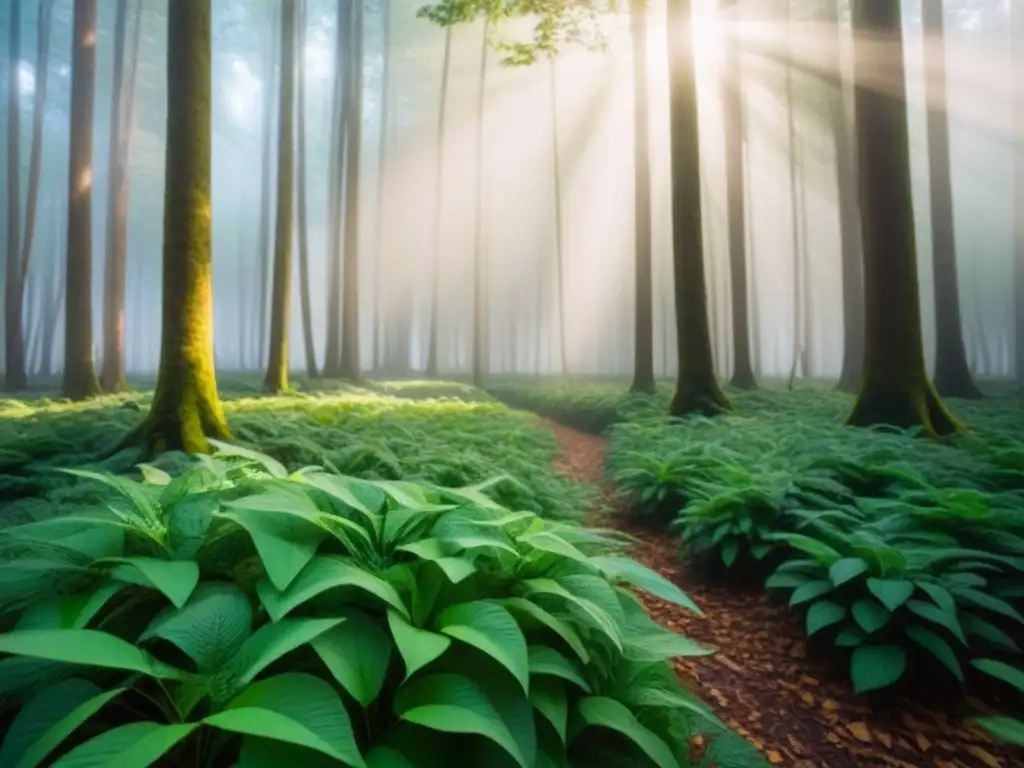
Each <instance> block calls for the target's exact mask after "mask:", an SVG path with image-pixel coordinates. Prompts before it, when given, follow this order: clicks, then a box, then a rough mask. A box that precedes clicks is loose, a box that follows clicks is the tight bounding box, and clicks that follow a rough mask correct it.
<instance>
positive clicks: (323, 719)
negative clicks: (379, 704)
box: [203, 673, 366, 768]
mask: <svg viewBox="0 0 1024 768" xmlns="http://www.w3.org/2000/svg"><path fill="white" fill-rule="evenodd" d="M203 722H204V723H206V724H207V725H212V726H213V727H215V728H220V729H221V730H225V731H231V732H233V733H241V734H246V735H250V736H264V737H267V738H272V739H275V740H277V741H284V742H287V743H289V744H296V745H298V746H300V747H308V748H309V749H313V750H316V751H317V752H321V753H322V754H325V755H327V756H328V757H333V758H334V759H335V760H338V761H340V762H342V763H344V764H346V765H351V766H356V768H364V766H365V765H366V764H365V763H364V762H363V757H362V754H361V753H360V751H359V746H358V745H357V744H356V738H355V733H354V732H353V731H352V723H351V721H350V720H349V717H348V712H347V711H346V710H345V705H344V704H343V703H342V701H341V699H340V698H339V697H338V694H337V693H336V692H335V691H334V689H333V688H331V686H330V684H328V683H327V682H325V681H323V680H321V679H319V678H317V677H314V676H313V675H307V674H301V673H286V674H283V675H275V676H274V677H270V678H267V679H266V680H259V681H257V682H255V683H252V684H251V685H250V686H248V687H247V688H246V689H245V690H244V691H242V693H241V694H239V696H238V697H237V698H235V699H234V700H233V701H232V702H231V703H230V704H228V706H227V709H225V710H224V711H222V712H217V713H216V714H213V715H210V716H208V717H206V718H204V719H203Z"/></svg>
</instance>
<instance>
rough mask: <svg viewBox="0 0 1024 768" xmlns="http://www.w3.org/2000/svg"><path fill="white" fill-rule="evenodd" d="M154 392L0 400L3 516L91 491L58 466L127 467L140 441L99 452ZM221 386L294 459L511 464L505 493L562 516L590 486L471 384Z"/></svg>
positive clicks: (40, 513)
mask: <svg viewBox="0 0 1024 768" xmlns="http://www.w3.org/2000/svg"><path fill="white" fill-rule="evenodd" d="M142 384H143V385H144V384H145V382H143V383H142ZM314 387H316V388H314ZM150 397H151V392H149V391H144V390H141V389H140V391H139V392H138V393H134V394H125V395H118V396H108V397H102V398H98V399H95V400H90V401H87V402H84V403H70V402H67V401H61V400H59V399H52V398H47V397H44V396H39V397H35V398H25V399H7V400H0V520H2V522H0V525H10V524H12V523H14V522H18V521H23V520H32V519H41V518H43V517H46V516H47V515H50V514H53V513H54V512H55V511H57V510H67V509H71V508H74V507H75V506H78V505H82V504H84V505H89V504H92V503H94V502H95V501H96V492H95V489H94V488H93V487H91V486H89V485H86V484H83V483H81V482H79V481H78V480H77V479H76V478H74V477H68V476H66V475H62V474H61V473H59V472H56V471H55V470H56V469H57V468H62V467H86V468H91V469H97V470H102V471H109V472H114V473H119V472H126V471H131V470H132V466H133V464H134V463H135V461H136V459H137V453H136V452H135V451H132V450H128V451H124V452H122V453H120V454H116V455H113V456H111V457H109V458H108V459H106V460H103V461H98V459H97V457H98V456H99V455H100V454H101V452H102V451H103V449H104V448H107V447H109V446H113V445H115V444H116V443H117V441H118V440H119V439H120V438H121V437H122V436H123V435H124V434H126V433H127V432H128V431H129V430H130V429H131V428H132V427H133V426H134V425H136V424H137V423H138V421H139V420H140V419H141V418H142V417H143V416H144V414H145V412H146V411H147V409H148V407H149V400H150ZM223 397H224V407H225V411H226V413H227V417H228V421H229V423H230V426H231V428H232V430H233V432H234V435H235V437H236V438H237V439H238V440H239V441H241V443H242V444H244V445H247V446H249V447H251V448H254V449H258V450H260V451H262V452H264V453H267V454H268V455H270V456H272V457H274V458H275V459H277V460H278V461H280V462H282V463H283V464H284V465H285V466H287V467H289V468H290V469H295V468H298V467H302V466H308V465H319V466H323V467H325V468H327V469H330V470H332V471H336V472H340V473H344V474H348V475H354V476H358V477H363V478H370V479H387V480H397V479H406V480H424V481H426V482H430V483H436V484H440V485H448V486H460V485H469V484H472V483H475V482H479V481H481V480H484V479H487V478H490V477H493V476H495V475H503V476H506V477H507V478H508V479H507V480H505V481H503V483H502V485H501V486H500V487H499V488H498V489H496V491H495V492H496V493H497V494H498V498H499V500H500V501H501V503H503V504H507V505H508V506H510V507H512V508H515V509H526V510H530V511H532V512H537V513H538V514H541V515H543V516H546V517H551V518H557V519H569V520H579V519H580V518H581V517H582V511H583V510H584V509H586V508H587V506H588V503H589V501H590V500H591V499H592V498H593V493H592V489H589V488H586V487H584V486H580V485H579V484H576V483H573V482H571V481H570V480H568V479H566V478H564V477H562V476H561V475H560V474H559V473H558V472H557V471H556V470H554V469H553V468H552V466H551V461H552V459H553V458H554V457H555V455H556V454H557V445H556V443H555V440H554V438H553V437H552V435H551V434H550V432H549V431H548V430H546V429H544V428H542V427H540V426H539V425H537V423H536V420H535V419H534V417H532V416H531V415H529V414H525V413H521V412H517V411H513V410H511V409H509V408H508V407H506V406H505V405H502V404H501V403H499V402H497V401H495V400H493V398H491V397H489V396H488V395H487V394H486V393H483V392H481V391H480V390H476V389H473V388H472V387H469V386H467V385H463V384H457V383H456V384H447V383H444V382H367V383H366V384H364V385H361V386H359V387H356V386H345V385H325V384H322V383H316V384H312V385H309V386H308V387H307V391H305V392H302V391H297V392H295V393H292V394H288V395H284V396H280V397H266V396H262V395H260V394H259V390H258V382H254V381H249V380H247V379H239V380H237V381H235V380H230V379H229V380H228V382H227V383H226V385H225V386H224V392H223ZM159 463H160V466H162V467H163V468H164V469H169V470H171V471H172V473H175V472H178V471H180V470H181V469H182V468H183V467H185V466H187V465H188V464H189V463H190V460H189V459H188V457H185V456H184V455H180V454H169V455H166V456H164V457H163V458H162V459H161V460H160V462H159Z"/></svg>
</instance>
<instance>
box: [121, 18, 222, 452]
mask: <svg viewBox="0 0 1024 768" xmlns="http://www.w3.org/2000/svg"><path fill="white" fill-rule="evenodd" d="M210 2H211V0H168V14H167V140H166V145H165V167H166V169H167V171H166V173H167V180H166V185H165V188H164V246H163V248H164V251H163V318H162V320H163V324H162V329H161V338H160V368H159V373H158V377H157V384H156V392H155V393H154V395H153V405H152V407H151V409H150V412H149V415H148V416H147V418H146V419H145V420H144V421H143V422H142V424H141V425H140V426H139V427H138V428H137V429H136V431H135V432H134V433H132V434H131V435H129V436H128V438H127V440H126V442H128V443H131V442H139V443H141V445H142V454H143V457H151V456H153V455H155V454H157V453H160V452H162V451H170V450H179V451H186V452H188V453H207V452H209V450H210V444H209V440H208V438H216V439H220V440H228V439H230V437H231V434H230V432H229V431H228V425H227V421H226V420H225V418H224V412H223V409H222V408H221V404H220V399H219V398H218V396H217V379H216V373H215V371H214V365H213V261H212V253H211V248H210V234H211V219H210V130H211V123H212V118H211V99H212V90H213V89H212V77H211V59H212V34H211V20H210Z"/></svg>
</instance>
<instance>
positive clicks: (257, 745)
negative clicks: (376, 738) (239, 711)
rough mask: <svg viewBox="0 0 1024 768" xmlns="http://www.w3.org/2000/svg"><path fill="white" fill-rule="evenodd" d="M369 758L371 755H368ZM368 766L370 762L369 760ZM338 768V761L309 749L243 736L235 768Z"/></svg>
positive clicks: (264, 738) (259, 737)
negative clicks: (290, 767) (285, 767)
mask: <svg viewBox="0 0 1024 768" xmlns="http://www.w3.org/2000/svg"><path fill="white" fill-rule="evenodd" d="M367 757H369V755H367ZM367 764H370V763H369V760H367ZM283 765H290V766H296V768H298V767H299V766H301V768H337V766H338V761H337V760H332V759H331V758H329V757H327V755H325V754H323V753H322V752H316V751H314V750H312V749H310V748H309V747H300V746H298V745H296V744H288V743H287V742H284V741H275V740H274V739H271V738H266V737H261V736H243V737H242V746H241V748H240V749H239V750H238V762H237V763H235V765H234V768H281V766H283Z"/></svg>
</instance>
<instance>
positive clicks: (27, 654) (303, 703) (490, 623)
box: [0, 445, 724, 768]
mask: <svg viewBox="0 0 1024 768" xmlns="http://www.w3.org/2000/svg"><path fill="white" fill-rule="evenodd" d="M218 447H219V448H220V449H221V450H220V452H219V454H218V455H216V456H214V457H212V458H211V457H200V458H199V459H198V461H197V463H196V464H194V465H192V466H191V467H189V468H188V469H186V470H185V471H184V472H182V473H180V474H178V475H177V476H174V475H172V474H171V473H169V472H164V471H162V470H160V469H159V468H154V467H149V468H144V469H143V472H142V474H143V477H144V479H143V481H142V482H138V481H134V480H130V479H127V478H125V477H118V476H114V475H109V474H105V473H100V472H92V471H88V470H76V471H75V474H76V475H77V476H78V477H79V478H81V479H82V481H83V482H86V483H88V484H90V485H93V486H95V487H96V489H97V493H99V494H100V496H99V498H100V499H101V502H99V503H97V504H96V505H95V506H94V507H93V508H90V509H88V510H81V511H74V512H71V513H69V514H67V515H64V516H60V517H54V518H51V519H46V520H42V521H39V522H33V523H28V524H24V525H19V526H15V527H10V528H8V529H6V530H5V531H4V532H3V533H2V535H0V553H2V561H3V564H2V565H0V584H2V585H3V590H2V592H0V594H2V602H0V626H3V627H4V628H6V629H7V630H8V631H5V632H3V633H2V634H0V653H2V654H4V658H2V659H0V680H2V684H0V697H2V698H0V703H2V705H3V706H5V707H8V708H11V707H13V708H15V709H16V716H15V717H14V719H13V722H12V724H11V726H10V728H9V729H8V731H7V734H6V736H5V737H4V741H3V745H2V747H0V750H2V751H0V755H2V757H0V760H2V762H3V764H4V765H12V766H18V767H19V768H33V767H34V766H37V765H40V764H42V763H44V762H45V761H47V760H50V759H52V758H53V757H55V756H58V755H59V757H57V760H56V762H54V763H52V764H53V765H55V766H70V765H95V764H106V761H108V760H111V759H113V758H114V756H115V755H116V759H117V764H118V765H123V766H126V767H130V766H145V765H150V764H153V763H155V762H159V764H160V765H169V766H173V765H197V764H200V765H209V764H215V763H220V762H225V761H227V762H229V763H230V762H234V763H235V764H237V765H239V766H258V765H285V764H289V763H291V764H296V765H320V764H339V763H340V764H344V765H350V766H384V765H405V766H434V765H442V764H450V762H451V756H453V755H456V754H457V755H459V757H460V758H461V759H463V760H465V761H466V762H467V763H468V764H470V765H509V766H511V765H519V766H523V768H528V767H529V766H534V765H594V764H602V765H619V764H621V765H632V766H639V765H656V766H664V767H665V768H671V767H672V766H677V765H686V764H688V762H689V754H688V753H689V738H690V737H691V736H692V735H694V734H696V733H708V734H711V735H715V734H718V733H720V732H721V731H722V730H723V728H722V726H721V724H720V723H718V721H717V720H716V719H715V718H714V716H713V715H711V713H710V712H709V710H708V709H707V708H706V707H705V706H704V705H703V704H702V703H700V702H699V701H698V700H697V699H695V698H693V697H692V696H691V695H689V694H688V693H687V692H685V690H684V689H682V687H681V686H680V684H679V681H678V679H677V678H676V676H675V673H674V672H673V671H672V668H671V667H670V666H669V665H668V664H667V663H666V660H667V659H669V658H672V657H676V656H686V655H695V654H704V653H708V652H709V651H708V650H706V649H704V648H701V647H699V646H697V645H696V644H694V643H693V642H691V641H690V640H688V639H687V638H685V637H683V636H681V635H678V634H676V633H674V632H671V631H670V630H667V629H664V628H663V627H661V626H660V625H658V624H657V623H655V622H654V621H653V620H651V619H650V618H649V617H648V615H647V613H646V611H645V610H644V609H643V608H642V606H641V605H640V603H639V601H638V599H637V598H636V597H635V596H634V594H633V593H632V591H631V590H630V589H629V586H630V585H635V586H637V587H639V588H643V589H646V590H648V591H650V592H652V593H653V594H655V595H657V596H658V597H660V598H662V599H668V600H673V601H675V602H677V603H679V604H681V605H683V606H686V607H688V608H691V609H696V606H694V605H693V604H692V602H691V601H690V600H689V599H688V598H687V597H686V595H684V594H683V593H681V592H680V591H679V590H678V588H676V587H675V586H674V585H672V584H671V583H669V582H667V581H665V580H664V579H663V578H661V577H660V576H658V575H657V574H656V573H654V572H652V571H649V570H647V569H646V568H644V567H642V566H640V565H639V564H637V563H635V562H633V561H631V560H628V559H627V558H624V557H622V556H621V555H620V554H619V553H618V549H619V545H618V544H617V543H616V541H617V540H616V539H614V538H610V537H608V536H605V535H604V534H602V533H601V532H599V531H589V530H586V529H582V528H579V527H576V526H572V525H567V524H564V523H558V522H551V521H545V520H543V519H542V518H540V517H538V516H537V515H536V514H534V513H532V512H530V511H517V510H516V509H515V508H514V507H505V506H503V505H502V504H500V503H499V502H498V501H497V500H496V496H497V495H498V494H497V491H498V489H499V488H500V483H498V482H496V481H485V482H483V483H478V484H476V485H471V486H465V487H460V488H443V487H440V486H437V485H432V484H427V483H423V482H419V483H416V482H409V481H403V480H385V479H360V478H356V477H353V476H347V475H341V474H336V473H332V472H326V471H323V470H321V469H319V468H316V467H307V468H303V469H300V470H297V471H294V472H289V471H288V470H287V469H286V468H285V467H284V466H283V465H282V464H281V463H280V462H279V461H277V460H276V459H274V458H272V457H270V456H265V455H261V454H258V453H255V452H252V451H248V450H245V449H238V448H237V447H230V446H226V445H220V446H218ZM714 743H715V742H714V741H713V742H712V744H714ZM723 748H724V747H723ZM619 757H621V760H620V759H619ZM606 758H608V759H606Z"/></svg>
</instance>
